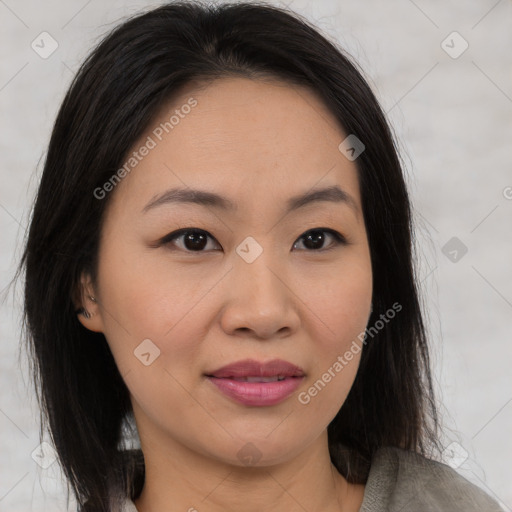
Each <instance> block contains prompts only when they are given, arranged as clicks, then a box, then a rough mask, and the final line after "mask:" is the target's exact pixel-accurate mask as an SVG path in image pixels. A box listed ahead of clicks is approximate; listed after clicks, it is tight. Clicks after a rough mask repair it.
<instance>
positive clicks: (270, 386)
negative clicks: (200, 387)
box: [206, 359, 305, 406]
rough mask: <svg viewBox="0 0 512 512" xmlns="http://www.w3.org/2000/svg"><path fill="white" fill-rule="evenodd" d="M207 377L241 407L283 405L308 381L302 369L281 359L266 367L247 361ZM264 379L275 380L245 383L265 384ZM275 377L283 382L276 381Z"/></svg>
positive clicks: (268, 363) (265, 365)
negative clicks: (285, 400) (302, 383)
mask: <svg viewBox="0 0 512 512" xmlns="http://www.w3.org/2000/svg"><path fill="white" fill-rule="evenodd" d="M206 376H207V378H208V380H209V381H210V382H212V383H213V384H215V386H216V387H217V389H219V390H220V391H222V392H223V393H224V394H225V395H227V396H229V397H231V398H233V399H234V400H236V401H237V402H239V403H242V404H244V405H252V406H268V405H275V404H277V403H279V402H282V401H283V400H284V399H285V398H287V397H288V396H290V395H291V394H292V393H293V392H294V391H295V390H296V389H297V387H298V386H299V385H300V383H301V382H302V381H303V379H304V377H305V375H304V371H303V370H302V368H300V367H298V366H296V365H294V364H291V363H288V362H287V361H283V360H282V359H274V360H272V361H268V362H266V363H260V362H258V361H255V360H252V359H245V360H243V361H237V362H236V363H233V364H230V365H227V366H223V367H222V368H220V369H218V370H215V371H214V372H212V373H210V374H207V375H206ZM265 377H267V378H273V381H272V382H248V381H247V380H245V378H250V380H258V379H261V380H263V379H264V378H265ZM276 377H279V378H280V379H281V378H282V380H275V379H276Z"/></svg>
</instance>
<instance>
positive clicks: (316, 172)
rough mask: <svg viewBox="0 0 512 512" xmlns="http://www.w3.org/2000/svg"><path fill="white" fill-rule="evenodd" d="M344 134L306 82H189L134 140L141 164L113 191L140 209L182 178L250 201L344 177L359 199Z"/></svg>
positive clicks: (180, 183)
mask: <svg viewBox="0 0 512 512" xmlns="http://www.w3.org/2000/svg"><path fill="white" fill-rule="evenodd" d="M345 137H346V134H345V133H344V132H343V129H342V127H341V126H340V125H339V122H338V120H337V119H336V118H335V116H334V115H333V114H332V113H331V112H330V111H329V109H328V108H327V107H326V106H325V104H324V103H323V102H322V100H321V99H320V98H319V97H318V96H317V95H316V93H315V92H313V91H311V90H310V89H308V88H306V87H304V86H298V85H292V84H289V83H284V82H280V81H277V80H267V79H266V80H251V79H247V78H222V79H218V80H215V81H213V82H211V83H208V84H207V85H203V86H200V87H197V86H195V87H193V86H190V87H185V88H184V89H182V91H181V92H180V94H179V95H177V96H175V97H174V98H173V99H172V101H170V102H168V103H167V104H165V105H164V107H163V108H161V110H160V112H159V113H158V115H157V116H155V118H154V119H153V121H152V122H151V123H150V124H149V126H148V128H147V129H146V131H145V132H144V134H143V135H142V137H140V138H139V140H138V141H137V142H136V143H135V144H134V145H133V147H132V150H131V151H130V153H129V155H128V158H129V157H130V155H132V157H131V158H132V160H133V159H136V160H137V162H136V165H134V167H133V168H132V170H131V171H130V172H129V175H128V176H127V177H126V178H124V179H123V180H122V182H121V183H120V184H119V185H118V186H117V190H116V194H115V195H116V196H122V198H123V199H124V201H123V202H126V201H129V202H130V203H131V204H132V205H137V209H138V211H140V210H142V209H143V208H144V206H145V204H146V203H147V202H148V201H149V200H151V199H152V198H154V197H155V196H156V195H157V194H161V193H162V192H164V191H165V190H166V189H169V188H174V187H176V186H180V187H181V188H184V187H185V188H186V187H191V188H195V189H198V188H200V189H203V190H204V189H209V190H211V191H212V192H218V193H220V192H221V191H222V192H223V195H226V196H229V197H232V198H234V200H235V201H237V203H238V202H240V203H241V204H242V205H243V204H246V205H249V204H251V203H252V202H254V201H259V202H261V201H268V200H269V199H270V198H272V199H275V200H278V201H280V200H281V198H282V200H286V199H288V198H289V197H292V196H297V195H299V194H301V193H304V191H305V190H307V189H313V188H319V187H327V186H332V185H339V186H341V188H343V189H345V190H346V191H347V192H348V193H349V194H351V195H352V196H353V197H354V200H355V202H356V204H359V189H358V180H357V168H356V165H355V163H354V162H351V161H349V160H348V159H347V158H345V156H343V154H342V153H341V152H340V151H339V149H338V146H339V145H340V143H341V142H342V140H343V139H344V138H345ZM144 146H146V147H149V148H150V149H149V150H144V151H143V148H144ZM134 152H135V153H138V155H137V156H133V153H134ZM142 152H143V153H144V156H141V154H140V153H142ZM128 158H127V159H126V162H128ZM126 162H124V163H126ZM128 163H129V162H128ZM132 164H135V160H133V161H132ZM128 167H130V166H129V165H128ZM237 198H238V200H239V201H238V200H237ZM139 206H140V208H139Z"/></svg>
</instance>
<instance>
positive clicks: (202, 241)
mask: <svg viewBox="0 0 512 512" xmlns="http://www.w3.org/2000/svg"><path fill="white" fill-rule="evenodd" d="M184 243H185V247H187V249H191V250H198V249H199V250H201V249H203V248H204V247H205V245H206V237H205V236H204V234H202V233H194V232H188V233H187V234H186V235H185V241H184Z"/></svg>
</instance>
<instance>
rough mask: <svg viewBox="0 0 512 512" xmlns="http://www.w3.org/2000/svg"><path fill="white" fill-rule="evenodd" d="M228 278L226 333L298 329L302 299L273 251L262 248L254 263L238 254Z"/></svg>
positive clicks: (277, 333)
mask: <svg viewBox="0 0 512 512" xmlns="http://www.w3.org/2000/svg"><path fill="white" fill-rule="evenodd" d="M272 260H273V261H272ZM229 279H230V281H229V283H228V284H227V287H228V290H229V291H228V292H227V299H226V304H225V306H224V308H223V312H222V317H221V326H222V328H223V330H224V331H225V332H226V333H227V334H230V335H235V336H244V337H253V338H258V339H270V338H275V337H278V338H282V337H286V336H290V335H292V334H293V333H294V332H296V330H297V328H298V326H299V324H300V317H299V305H300V300H299V298H298V297H297V295H296V293H295V292H294V290H293V283H292V282H291V281H292V279H291V278H290V276H289V273H287V272H286V271H285V270H284V269H283V265H278V264H276V261H275V258H274V257H273V256H272V255H271V251H263V252H262V253H261V254H260V256H258V258H256V259H255V260H254V261H253V262H252V263H248V262H247V261H245V260H244V259H243V258H240V257H238V256H237V257H236V258H235V261H234V267H233V269H232V270H231V272H230V277H229Z"/></svg>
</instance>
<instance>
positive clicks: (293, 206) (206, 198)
mask: <svg viewBox="0 0 512 512" xmlns="http://www.w3.org/2000/svg"><path fill="white" fill-rule="evenodd" d="M321 201H329V202H332V203H338V204H340V203H341V204H346V205H347V206H349V207H350V208H352V209H353V210H354V212H355V214H356V216H357V215H358V212H359V210H358V206H357V203H356V202H355V200H354V198H353V197H352V196H351V195H350V194H348V193H347V192H345V191H344V190H342V189H341V188H340V187H338V186H337V185H333V186H330V187H326V188H321V189H314V190H310V191H308V192H305V193H303V194H300V195H298V196H294V197H291V198H290V199H288V201H287V206H286V212H285V213H289V212H291V211H293V210H297V209H299V208H302V207H303V206H306V205H308V204H311V203H316V202H321ZM170 203H193V204H198V205H201V206H206V207H213V208H216V209H219V210H224V211H228V212H235V211H236V210H237V209H238V207H237V205H236V203H234V202H233V201H231V200H230V199H228V198H227V197H224V196H221V195H219V194H216V193H214V192H208V191H205V190H196V189H191V188H173V189H170V190H167V191H166V192H164V193H163V194H161V195H159V196H157V197H155V198H153V199H152V200H151V201H150V202H149V203H148V204H146V206H145V207H144V208H143V210H142V212H143V213H145V212H147V211H148V210H151V209H153V208H156V207H158V206H162V205H164V204H170Z"/></svg>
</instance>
